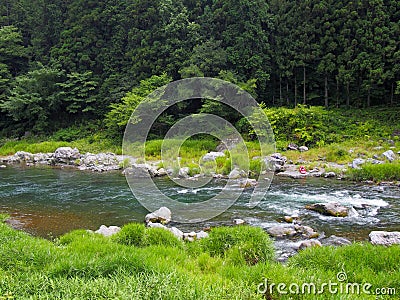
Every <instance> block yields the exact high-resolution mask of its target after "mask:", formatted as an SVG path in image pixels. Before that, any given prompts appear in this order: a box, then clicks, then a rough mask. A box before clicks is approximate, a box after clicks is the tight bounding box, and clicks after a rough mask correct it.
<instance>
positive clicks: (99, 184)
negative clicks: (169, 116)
mask: <svg viewBox="0 0 400 300" xmlns="http://www.w3.org/2000/svg"><path fill="white" fill-rule="evenodd" d="M156 183H157V185H158V186H159V187H160V189H162V190H163V191H164V193H165V194H166V195H168V196H171V197H173V198H174V199H177V200H178V201H182V202H195V201H199V200H206V199H208V198H211V197H212V196H214V195H215V194H216V193H218V192H219V191H220V190H221V188H222V187H223V184H224V181H221V180H219V181H218V180H216V181H213V182H212V183H210V184H209V185H207V186H206V187H203V188H197V189H188V188H184V187H179V186H176V185H175V184H173V183H172V182H171V181H169V180H167V179H165V178H158V179H156ZM250 192H251V191H247V192H245V193H244V195H243V196H242V197H241V198H240V199H239V200H238V201H237V202H236V203H235V204H234V205H233V206H232V207H231V208H230V209H228V210H227V211H226V212H224V213H223V214H221V215H219V216H218V217H216V218H214V219H212V220H209V221H207V222H203V223H197V224H174V225H176V226H178V227H179V228H181V229H183V230H200V229H202V228H204V227H209V226H216V225H222V224H231V222H232V219H234V218H241V219H244V220H246V221H247V222H248V223H250V224H252V225H256V226H261V227H264V228H268V227H270V226H273V225H277V224H278V221H277V220H278V219H279V218H280V217H283V216H285V215H291V214H298V215H300V218H301V220H302V224H304V225H309V226H311V227H313V228H315V229H316V230H318V231H319V232H324V233H325V234H326V235H328V236H329V235H332V234H335V235H338V236H344V237H348V238H350V239H352V240H362V239H366V238H367V236H368V233H369V232H370V231H371V230H400V188H399V187H375V186H369V185H362V184H355V183H350V182H341V181H337V180H332V179H330V180H328V179H315V178H314V179H305V180H303V179H302V180H293V179H283V178H279V177H275V178H274V181H273V183H272V184H271V187H270V190H269V192H268V193H267V195H266V197H265V198H264V200H263V201H262V202H261V203H260V204H259V205H258V206H257V207H256V208H254V209H250V208H249V207H248V204H247V203H248V199H249V196H250ZM155 201H156V199H155ZM333 201H335V202H339V203H341V204H345V205H351V206H354V207H355V209H354V210H353V211H352V213H351V215H350V216H349V217H346V218H334V217H326V216H321V215H319V214H317V213H314V212H310V211H307V210H305V209H304V206H305V205H306V204H311V203H317V202H333ZM211 209H212V208H211ZM0 212H1V213H7V214H9V215H11V217H12V218H11V223H12V224H13V226H14V227H17V228H20V229H23V230H25V231H27V232H30V233H32V234H34V235H39V236H44V237H49V236H58V235H60V234H63V233H65V232H68V231H70V230H72V229H77V228H86V229H93V230H96V229H97V228H98V227H99V226H100V225H101V224H105V225H119V226H121V225H123V224H125V223H128V222H134V221H136V222H142V221H143V219H144V216H145V215H146V214H147V213H148V212H147V210H146V209H145V208H143V207H142V206H141V205H140V204H139V203H138V202H137V201H136V200H135V198H134V197H133V195H132V193H131V191H130V190H129V187H128V184H127V183H126V180H125V177H124V176H123V175H121V174H120V173H119V172H115V173H100V174H99V173H92V172H84V171H77V170H73V169H68V168H64V169H56V168H48V167H43V168H33V167H24V166H13V167H11V166H8V167H7V168H5V169H0Z"/></svg>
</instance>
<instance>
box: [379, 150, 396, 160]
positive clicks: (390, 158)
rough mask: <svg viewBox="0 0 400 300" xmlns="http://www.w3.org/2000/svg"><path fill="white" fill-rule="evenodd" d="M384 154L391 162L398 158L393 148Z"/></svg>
mask: <svg viewBox="0 0 400 300" xmlns="http://www.w3.org/2000/svg"><path fill="white" fill-rule="evenodd" d="M382 156H384V157H385V158H386V159H387V160H388V161H390V162H392V161H394V160H395V159H396V154H394V152H393V150H388V151H385V152H383V153H382Z"/></svg>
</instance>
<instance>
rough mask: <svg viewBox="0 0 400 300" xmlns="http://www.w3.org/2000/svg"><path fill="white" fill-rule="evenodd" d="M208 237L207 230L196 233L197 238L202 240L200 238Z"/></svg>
mask: <svg viewBox="0 0 400 300" xmlns="http://www.w3.org/2000/svg"><path fill="white" fill-rule="evenodd" d="M205 238H208V233H207V232H205V231H203V230H202V231H199V232H197V233H196V239H198V240H200V239H205Z"/></svg>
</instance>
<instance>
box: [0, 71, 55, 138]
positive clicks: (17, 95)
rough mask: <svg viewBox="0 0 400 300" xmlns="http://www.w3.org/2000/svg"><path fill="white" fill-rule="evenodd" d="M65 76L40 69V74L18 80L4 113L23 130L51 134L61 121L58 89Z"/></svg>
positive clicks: (3, 102) (31, 73) (14, 83)
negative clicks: (61, 79) (52, 129)
mask: <svg viewBox="0 0 400 300" xmlns="http://www.w3.org/2000/svg"><path fill="white" fill-rule="evenodd" d="M61 76H62V72H60V71H59V70H55V69H51V68H47V67H43V66H40V67H39V68H38V69H37V70H34V71H30V72H28V73H27V74H26V75H20V76H18V77H16V78H15V81H14V82H13V84H12V88H11V90H10V95H9V97H7V99H5V100H3V101H2V102H1V103H0V109H1V110H2V111H3V112H5V113H6V114H7V115H9V116H10V117H12V119H13V120H14V121H15V122H17V123H18V124H19V125H20V127H21V129H22V130H32V131H33V132H35V133H43V132H47V131H48V130H50V129H51V128H54V127H55V126H56V124H57V123H58V124H59V122H60V121H61V119H60V118H59V114H56V113H57V112H58V113H59V107H60V102H59V101H58V99H57V97H56V94H57V85H56V83H57V82H58V81H59V80H60V77H61Z"/></svg>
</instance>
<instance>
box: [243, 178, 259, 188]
mask: <svg viewBox="0 0 400 300" xmlns="http://www.w3.org/2000/svg"><path fill="white" fill-rule="evenodd" d="M257 184H258V182H257V180H255V179H250V178H248V179H246V180H244V181H241V182H240V183H239V186H240V188H242V189H247V188H252V187H255V186H256V185H257Z"/></svg>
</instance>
